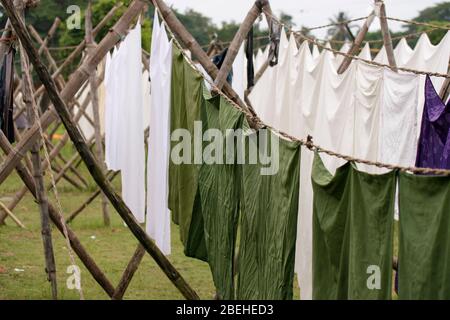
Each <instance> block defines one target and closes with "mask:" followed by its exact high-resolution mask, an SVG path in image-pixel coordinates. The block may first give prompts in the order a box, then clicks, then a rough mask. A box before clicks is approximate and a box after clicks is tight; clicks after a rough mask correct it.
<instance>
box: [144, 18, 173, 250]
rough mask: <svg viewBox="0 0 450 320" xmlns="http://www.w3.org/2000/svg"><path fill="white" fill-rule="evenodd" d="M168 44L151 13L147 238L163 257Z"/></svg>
mask: <svg viewBox="0 0 450 320" xmlns="http://www.w3.org/2000/svg"><path fill="white" fill-rule="evenodd" d="M171 75H172V43H171V42H169V40H168V38H167V34H166V30H165V28H164V26H161V28H159V21H158V14H157V12H155V19H154V27H153V35H152V53H151V57H150V77H151V92H152V95H151V114H150V135H149V139H148V146H149V147H148V158H147V159H148V160H147V161H148V162H147V224H146V231H147V233H148V235H149V236H150V237H151V238H152V239H154V240H155V243H156V245H157V246H158V247H159V248H160V249H161V251H162V252H163V253H164V254H165V255H169V254H170V253H171V245H170V210H169V208H168V196H169V186H168V182H169V153H170V88H171V87H170V86H171Z"/></svg>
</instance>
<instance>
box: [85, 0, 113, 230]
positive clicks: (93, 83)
mask: <svg viewBox="0 0 450 320" xmlns="http://www.w3.org/2000/svg"><path fill="white" fill-rule="evenodd" d="M85 22H86V38H85V41H86V47H87V49H88V51H87V53H88V55H92V53H93V49H94V48H95V44H94V36H93V34H92V1H91V0H89V2H88V7H87V10H86V16H85ZM89 83H90V87H91V100H92V109H93V113H94V132H95V150H96V155H97V159H98V160H99V161H100V165H101V168H102V170H103V173H105V172H106V168H105V162H104V159H105V158H104V155H103V142H102V141H103V139H102V133H101V129H100V107H99V102H98V91H97V90H98V87H97V80H96V70H91V74H90V75H89ZM102 213H103V223H104V224H105V226H108V227H109V226H110V225H111V219H110V217H109V212H108V199H107V198H106V196H105V194H104V193H103V194H102Z"/></svg>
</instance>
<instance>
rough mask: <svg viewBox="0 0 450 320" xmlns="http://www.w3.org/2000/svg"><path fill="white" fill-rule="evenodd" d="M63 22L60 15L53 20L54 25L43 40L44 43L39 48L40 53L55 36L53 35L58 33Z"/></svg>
mask: <svg viewBox="0 0 450 320" xmlns="http://www.w3.org/2000/svg"><path fill="white" fill-rule="evenodd" d="M60 24H61V19H60V18H59V17H56V18H55V21H53V24H52V26H51V27H50V30H49V31H48V33H47V36H46V37H45V38H44V40H43V41H42V45H41V47H40V48H39V51H38V54H39V55H41V54H42V52H43V51H44V50H45V49H46V48H47V46H48V43H49V41H50V40H51V39H52V38H53V36H54V35H55V33H56V30H58V28H59V25H60Z"/></svg>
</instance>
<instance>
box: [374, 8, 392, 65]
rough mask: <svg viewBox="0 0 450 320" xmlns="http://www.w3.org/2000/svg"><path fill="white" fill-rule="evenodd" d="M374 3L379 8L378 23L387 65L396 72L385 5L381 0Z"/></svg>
mask: <svg viewBox="0 0 450 320" xmlns="http://www.w3.org/2000/svg"><path fill="white" fill-rule="evenodd" d="M375 5H378V6H379V8H380V14H379V19H380V25H381V33H382V34H383V43H384V48H385V50H386V54H387V57H388V61H389V65H390V66H391V67H392V68H393V70H394V71H395V72H397V63H396V62H395V55H394V46H393V45H392V38H391V33H390V32H389V26H388V22H387V19H386V6H385V4H384V1H383V0H375Z"/></svg>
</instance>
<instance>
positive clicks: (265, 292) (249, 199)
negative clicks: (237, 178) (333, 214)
mask: <svg viewBox="0 0 450 320" xmlns="http://www.w3.org/2000/svg"><path fill="white" fill-rule="evenodd" d="M257 134H258V136H261V131H259V132H258V133H257ZM255 135H256V134H253V136H255ZM267 137H268V139H267V140H268V141H269V142H268V145H270V143H271V141H272V139H275V138H278V137H277V136H276V135H275V134H274V133H272V132H270V133H269V134H267ZM248 140H249V139H246V141H247V143H246V145H247V146H248V145H249V143H248ZM258 151H260V152H261V148H259V149H258ZM278 154H279V170H278V173H277V174H275V175H261V170H260V169H261V168H262V167H263V165H261V164H260V162H258V164H250V163H249V162H248V161H246V164H244V165H243V166H242V191H241V224H240V244H239V256H238V272H239V275H238V284H237V298H238V299H243V300H261V299H262V300H267V299H273V300H283V299H292V297H293V279H294V262H295V242H296V237H297V215H298V194H299V179H300V145H299V144H298V143H296V142H290V141H286V140H284V139H281V138H280V139H279V152H278ZM246 159H249V148H246Z"/></svg>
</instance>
